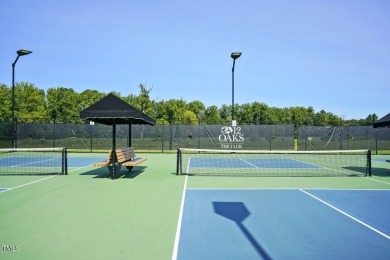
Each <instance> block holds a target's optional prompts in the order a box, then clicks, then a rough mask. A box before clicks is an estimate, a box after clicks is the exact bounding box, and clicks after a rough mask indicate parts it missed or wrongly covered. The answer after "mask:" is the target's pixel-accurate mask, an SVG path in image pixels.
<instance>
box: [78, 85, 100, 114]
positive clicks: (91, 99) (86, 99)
mask: <svg viewBox="0 0 390 260" xmlns="http://www.w3.org/2000/svg"><path fill="white" fill-rule="evenodd" d="M105 96H106V94H104V93H100V92H99V91H97V90H90V89H87V90H84V91H83V92H81V93H80V105H81V109H86V108H88V107H89V106H91V105H92V104H95V103H96V102H98V101H99V100H100V99H102V98H104V97H105Z"/></svg>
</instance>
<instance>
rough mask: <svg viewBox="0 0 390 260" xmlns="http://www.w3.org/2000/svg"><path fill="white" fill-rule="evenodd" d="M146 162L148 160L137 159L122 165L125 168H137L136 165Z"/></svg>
mask: <svg viewBox="0 0 390 260" xmlns="http://www.w3.org/2000/svg"><path fill="white" fill-rule="evenodd" d="M146 160H147V158H136V159H134V160H131V161H127V162H124V163H122V165H123V166H136V165H138V164H140V163H142V162H144V161H146Z"/></svg>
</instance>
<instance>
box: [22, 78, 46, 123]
mask: <svg viewBox="0 0 390 260" xmlns="http://www.w3.org/2000/svg"><path fill="white" fill-rule="evenodd" d="M15 117H17V118H18V120H19V121H22V122H37V120H38V121H39V120H41V121H44V120H45V119H47V109H46V102H45V91H44V90H43V89H38V88H36V87H35V86H34V84H31V83H27V82H21V83H16V85H15Z"/></svg>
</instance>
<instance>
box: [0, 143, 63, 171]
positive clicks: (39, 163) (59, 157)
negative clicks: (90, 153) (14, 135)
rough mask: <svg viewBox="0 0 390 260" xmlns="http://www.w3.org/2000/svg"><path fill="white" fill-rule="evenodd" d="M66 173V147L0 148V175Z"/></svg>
mask: <svg viewBox="0 0 390 260" xmlns="http://www.w3.org/2000/svg"><path fill="white" fill-rule="evenodd" d="M67 173H68V160H67V150H66V148H63V147H60V148H16V149H0V175H57V174H63V175H66V174H67Z"/></svg>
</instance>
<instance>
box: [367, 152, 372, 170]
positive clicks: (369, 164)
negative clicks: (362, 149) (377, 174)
mask: <svg viewBox="0 0 390 260" xmlns="http://www.w3.org/2000/svg"><path fill="white" fill-rule="evenodd" d="M367 168H368V169H367V170H368V176H371V174H372V171H371V150H370V149H369V150H367ZM366 175H367V173H366Z"/></svg>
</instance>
